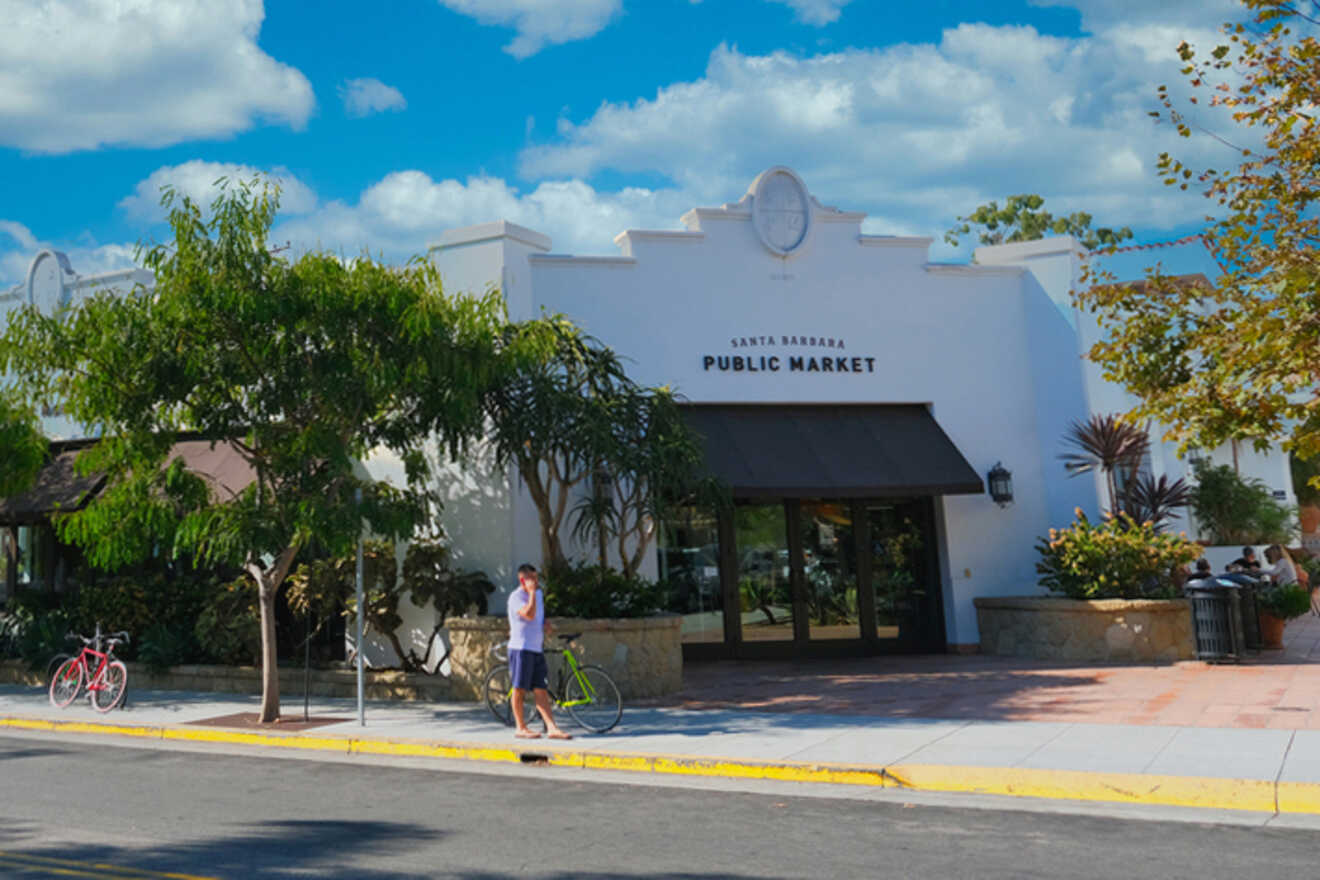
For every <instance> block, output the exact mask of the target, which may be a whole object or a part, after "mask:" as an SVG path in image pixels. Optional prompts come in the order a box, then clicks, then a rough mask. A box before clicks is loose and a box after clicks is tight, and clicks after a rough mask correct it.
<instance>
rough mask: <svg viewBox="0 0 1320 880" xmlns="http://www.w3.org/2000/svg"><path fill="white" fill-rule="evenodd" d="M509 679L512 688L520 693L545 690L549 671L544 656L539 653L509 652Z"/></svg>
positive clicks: (512, 650) (513, 650) (514, 650)
mask: <svg viewBox="0 0 1320 880" xmlns="http://www.w3.org/2000/svg"><path fill="white" fill-rule="evenodd" d="M509 678H510V679H511V680H512V683H513V686H514V687H516V688H518V689H519V690H522V691H530V690H535V689H537V688H540V689H541V690H545V686H546V682H547V679H548V678H549V669H547V668H546V665H545V655H544V654H542V653H541V652H540V651H519V650H516V649H510V650H509Z"/></svg>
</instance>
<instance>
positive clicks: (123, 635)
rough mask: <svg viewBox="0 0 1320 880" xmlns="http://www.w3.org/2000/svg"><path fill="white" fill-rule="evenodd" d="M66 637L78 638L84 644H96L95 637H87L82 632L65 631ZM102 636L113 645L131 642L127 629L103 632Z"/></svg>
mask: <svg viewBox="0 0 1320 880" xmlns="http://www.w3.org/2000/svg"><path fill="white" fill-rule="evenodd" d="M64 637H65V638H66V639H77V640H78V641H80V642H82V643H83V644H84V645H89V646H90V645H95V644H96V639H95V638H91V639H89V638H87V636H85V635H82V634H81V633H76V632H69V633H65V634H64ZM101 638H102V639H104V640H106V641H107V642H109V643H110V644H111V645H127V644H128V642H129V637H128V631H127V630H120V631H119V632H117V633H101Z"/></svg>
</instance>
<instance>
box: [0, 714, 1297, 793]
mask: <svg viewBox="0 0 1320 880" xmlns="http://www.w3.org/2000/svg"><path fill="white" fill-rule="evenodd" d="M3 728H12V729H15V730H34V731H50V732H55V733H93V734H108V735H113V736H129V737H139V738H152V739H163V740H174V741H180V742H198V743H207V742H211V743H225V744H231V745H246V746H264V747H274V748H285V749H305V750H311V751H328V752H341V753H344V754H350V755H389V756H394V757H412V758H448V759H454V760H466V761H484V762H496V763H513V764H517V763H520V762H523V761H527V760H531V761H535V762H540V761H544V762H545V763H547V764H549V765H550V766H554V767H573V768H582V769H589V770H619V771H626V772H634V773H664V774H671V775H680V776H708V777H720V778H726V779H767V780H774V781H777V782H807V783H830V784H834V785H862V786H872V787H881V788H889V789H896V790H907V791H914V792H947V793H966V794H998V795H1009V796H1014V797H1033V798H1049V799H1056V800H1082V801H1098V802H1106V803H1128V804H1152V805H1160V806H1176V807H1204V808H1211V809H1221V810H1248V811H1253V812H1265V813H1275V812H1278V813H1312V814H1320V783H1306V782H1281V783H1275V782H1273V781H1270V780H1263V779H1222V778H1214V777H1201V776H1163V775H1154V774H1143V773H1101V772H1093V771H1082V770H1038V769H1030V768H1020V767H960V766H952V765H943V764H899V765H893V766H889V767H875V766H865V765H850V764H818V763H803V762H793V761H746V760H738V759H735V758H712V757H700V756H693V755H657V754H644V753H627V752H596V751H581V750H574V749H572V748H571V747H570V748H563V747H560V746H553V745H550V744H549V743H544V744H542V743H537V744H535V745H533V744H531V743H529V744H527V745H525V746H520V747H518V748H514V747H510V746H501V745H491V744H484V743H483V744H469V743H454V742H441V741H434V742H423V741H418V740H387V739H365V738H359V737H352V736H338V737H336V736H309V735H306V734H298V733H253V732H248V731H243V730H225V729H223V728H213V727H157V726H151V725H125V724H108V723H99V722H91V721H48V720H45V719H32V718H0V729H3ZM538 746H541V747H540V748H538ZM544 746H549V748H546V747H544Z"/></svg>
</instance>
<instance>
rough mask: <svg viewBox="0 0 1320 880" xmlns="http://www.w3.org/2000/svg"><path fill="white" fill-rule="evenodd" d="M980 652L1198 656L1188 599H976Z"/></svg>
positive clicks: (1055, 656)
mask: <svg viewBox="0 0 1320 880" xmlns="http://www.w3.org/2000/svg"><path fill="white" fill-rule="evenodd" d="M974 603H975V605H976V622H977V626H978V627H979V628H980V633H981V653H982V654H998V655H1000V656H1006V657H1035V658H1039V659H1049V660H1085V661H1106V660H1127V661H1135V662H1172V661H1174V660H1190V659H1193V658H1194V657H1195V656H1196V641H1195V638H1194V636H1193V633H1192V612H1191V605H1190V604H1189V603H1188V601H1187V600H1186V599H1093V600H1089V601H1088V600H1080V599H1055V598H1049V597H1037V596H1020V597H1002V598H999V597H993V598H992V597H982V598H978V599H975V600H974Z"/></svg>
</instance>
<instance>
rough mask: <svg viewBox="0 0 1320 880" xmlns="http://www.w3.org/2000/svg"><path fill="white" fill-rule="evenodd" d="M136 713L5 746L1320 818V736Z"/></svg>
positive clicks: (149, 706) (342, 713)
mask: <svg viewBox="0 0 1320 880" xmlns="http://www.w3.org/2000/svg"><path fill="white" fill-rule="evenodd" d="M130 700H131V702H130V704H129V706H128V707H127V708H126V709H124V710H122V711H115V712H111V713H109V714H106V715H102V714H99V713H96V712H94V711H92V710H91V708H90V707H89V706H88V705H87V704H86V703H85V702H83V701H80V702H79V703H77V704H75V705H74V706H71V707H69V708H68V709H64V710H60V709H55V708H54V707H52V706H51V705H50V704H49V702H48V700H47V696H46V693H45V692H44V690H42V689H39V688H32V687H21V686H4V687H0V733H3V732H6V731H7V732H13V733H18V732H24V733H27V734H28V735H39V732H42V731H45V732H51V733H61V734H102V735H110V736H116V737H122V738H125V740H126V741H132V742H135V743H142V744H145V743H147V742H151V741H166V742H171V743H175V744H184V745H187V744H191V745H192V747H197V748H206V747H207V745H208V744H229V745H240V746H242V745H246V746H259V747H263V748H269V749H272V750H299V751H303V752H320V753H323V754H324V753H329V752H334V753H339V754H347V755H363V756H370V755H391V756H407V757H413V758H428V757H430V758H449V759H459V760H469V761H483V762H502V763H520V762H532V763H544V764H549V765H551V766H564V767H578V768H587V769H608V770H622V771H633V772H638V773H653V774H680V775H687V776H713V777H724V778H736V779H762V780H779V781H796V782H804V783H834V784H845V785H856V786H876V787H883V788H892V789H901V790H908V791H916V792H961V793H983V794H999V795H1016V796H1024V797H1036V798H1062V799H1070V800H1084V801H1099V802H1109V803H1126V804H1149V805H1165V806H1180V807H1205V808H1213V809H1227V810H1248V811H1255V812H1257V813H1280V814H1320V731H1311V730H1268V729H1259V730H1251V729H1231V728H1206V727H1188V726H1165V725H1131V724H1090V723H1078V722H1070V721H1003V720H993V719H937V718H895V717H874V716H864V715H859V714H825V713H806V712H800V711H799V712H794V713H779V712H758V711H750V710H746V709H737V708H707V709H701V710H693V709H684V708H677V707H669V706H649V707H625V710H624V716H623V720H622V722H621V723H620V725H619V727H618V728H616V729H615V730H614V731H611V732H609V733H607V734H603V735H598V736H597V735H589V734H587V735H578V736H577V737H576V738H575V739H574V740H572V741H569V742H563V743H560V742H551V741H549V740H545V739H540V740H516V739H515V738H514V737H513V736H512V730H511V729H509V728H505V727H502V726H500V725H498V724H497V723H496V722H495V721H494V719H493V718H492V717H491V716H490V714H489V713H488V712H487V710H486V709H485V707H484V706H481V705H474V704H419V703H371V704H369V705H368V710H367V725H366V726H365V727H361V726H359V725H358V723H357V718H356V706H355V704H354V703H353V702H351V701H335V700H323V699H318V700H316V701H314V703H313V704H312V706H311V716H312V718H313V721H314V722H316V724H315V726H309V727H307V728H305V729H297V728H299V727H300V725H299V724H297V722H298V721H299V720H300V719H301V718H302V713H301V704H300V703H297V702H296V701H295V700H294V699H292V698H288V697H286V703H285V706H284V711H285V714H286V723H285V724H283V725H274V726H272V727H268V728H263V729H260V730H256V729H253V728H252V727H251V726H250V725H243V724H241V723H238V722H235V721H234V720H232V719H230V720H229V721H227V722H225V721H222V722H220V723H216V722H215V719H222V718H226V717H227V716H233V715H235V714H237V713H243V712H248V713H251V712H254V711H255V709H256V708H257V701H256V700H255V698H251V697H227V696H225V695H217V694H199V693H178V692H130ZM198 722H206V723H198ZM566 723H568V722H566ZM281 728H284V729H281ZM291 728H292V729H291ZM566 729H571V728H566Z"/></svg>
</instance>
